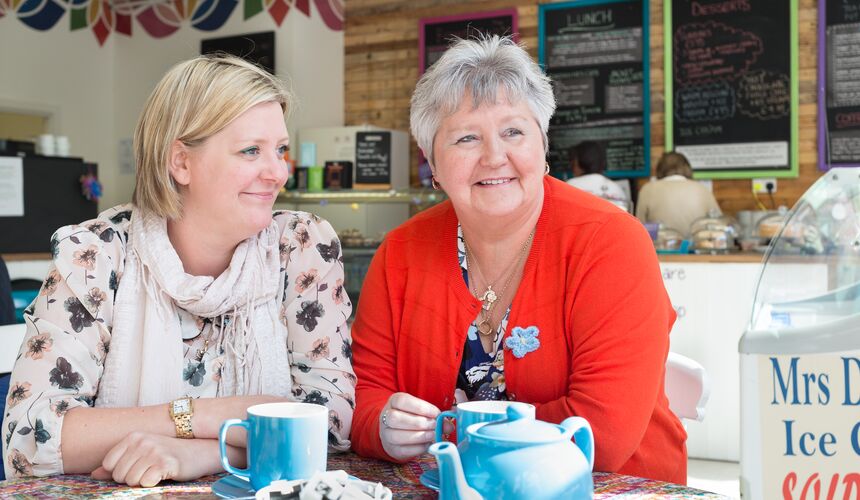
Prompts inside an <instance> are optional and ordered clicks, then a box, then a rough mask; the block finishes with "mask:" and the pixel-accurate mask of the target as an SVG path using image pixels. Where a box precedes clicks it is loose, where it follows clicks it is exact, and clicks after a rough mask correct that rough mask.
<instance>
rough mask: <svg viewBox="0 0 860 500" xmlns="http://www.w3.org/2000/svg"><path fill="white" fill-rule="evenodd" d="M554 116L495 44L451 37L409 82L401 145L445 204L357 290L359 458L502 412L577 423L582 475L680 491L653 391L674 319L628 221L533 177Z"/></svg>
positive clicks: (506, 49) (399, 237) (548, 96)
mask: <svg viewBox="0 0 860 500" xmlns="http://www.w3.org/2000/svg"><path fill="white" fill-rule="evenodd" d="M554 109H555V100H554V97H553V92H552V87H551V84H550V81H549V79H548V78H547V77H546V76H545V75H544V74H543V73H542V72H541V70H540V68H539V67H538V66H537V64H535V63H534V61H533V60H532V59H531V58H530V57H529V56H528V54H527V53H526V52H525V51H524V50H523V49H522V48H521V47H519V46H517V45H516V44H514V43H513V42H512V41H510V40H509V39H507V38H499V37H491V38H486V39H482V40H461V41H459V42H457V43H456V44H455V45H453V46H452V47H451V48H450V49H449V50H448V51H447V52H446V53H445V54H444V55H443V56H442V58H441V59H440V60H439V61H438V62H437V63H436V64H435V65H434V66H433V67H432V68H431V69H430V70H429V71H428V72H427V73H426V74H425V75H424V76H423V77H422V78H421V80H420V81H419V82H418V86H417V88H416V90H415V94H414V95H413V97H412V116H411V123H412V133H413V135H414V136H415V138H416V140H417V142H418V146H419V147H420V148H421V150H422V151H423V152H424V154H425V156H427V158H428V160H429V162H430V165H431V168H432V171H433V183H434V185H435V186H436V187H438V188H439V189H442V190H444V191H445V193H446V194H447V195H448V198H449V200H448V201H446V202H444V203H442V204H440V205H437V206H436V207H433V208H431V209H429V210H427V211H425V212H422V213H421V214H419V215H418V216H416V217H414V218H413V219H411V220H410V221H408V222H407V223H405V224H404V225H403V226H401V227H400V228H398V229H396V230H394V231H392V232H390V233H389V234H388V235H387V237H386V239H385V241H384V242H383V244H382V246H381V247H380V249H379V251H378V252H377V253H376V255H375V256H374V259H373V262H372V264H371V266H370V270H369V272H368V275H367V277H366V279H365V282H364V285H363V288H362V300H361V307H360V308H359V311H358V316H357V319H356V323H355V326H354V330H353V334H354V345H353V349H354V356H355V357H354V368H355V370H356V374H357V375H358V378H359V381H358V386H357V388H356V398H357V400H356V411H355V415H354V420H353V432H352V440H353V448H354V449H355V450H356V451H357V452H358V453H361V454H366V455H370V456H374V457H379V458H384V459H388V460H406V459H409V458H410V457H413V456H416V455H419V454H421V453H423V452H424V451H426V449H427V446H428V445H429V444H430V443H431V442H432V441H433V439H434V432H433V431H434V426H435V417H436V416H437V415H438V414H439V412H440V408H441V409H448V408H450V407H451V406H452V405H454V404H455V403H456V402H459V401H464V400H467V399H470V400H471V399H508V400H517V401H524V402H527V403H531V404H533V405H535V406H536V412H537V417H538V418H540V419H543V420H548V421H554V422H560V421H561V420H563V419H564V418H566V417H568V416H571V415H579V416H582V417H585V418H586V419H587V420H588V421H589V422H590V423H591V425H592V427H593V429H594V435H595V442H596V445H597V451H596V453H595V457H596V463H595V466H596V468H597V469H598V470H610V471H622V472H626V473H628V474H634V475H639V476H646V477H656V478H660V479H665V480H669V481H674V482H679V483H683V482H685V480H686V452H685V450H684V440H685V437H686V436H685V433H684V429H683V427H682V426H681V424H680V422H679V421H678V419H677V418H676V417H675V416H674V415H673V414H672V412H671V411H670V410H669V406H668V401H667V400H666V396H665V395H664V392H663V373H664V364H665V361H666V354H667V351H668V348H669V330H670V328H671V326H672V322H673V321H674V318H675V314H674V311H673V309H672V306H671V304H670V303H669V299H668V297H667V295H666V292H665V289H664V288H663V283H662V279H661V275H660V270H659V267H658V264H657V259H656V256H655V254H654V251H653V246H652V245H651V241H650V239H649V238H648V235H647V233H646V232H645V230H644V228H643V227H642V225H641V224H639V222H638V221H637V220H636V219H635V218H633V217H632V216H631V215H629V214H626V213H623V212H622V211H620V210H618V209H617V208H616V207H615V206H613V205H611V204H610V203H608V202H606V201H604V200H600V199H598V198H597V197H594V196H592V195H590V194H588V193H585V192H583V191H580V190H578V189H575V188H573V187H571V186H569V185H567V184H565V183H563V182H561V181H557V180H554V179H552V178H550V177H549V176H547V175H545V174H546V171H547V166H546V162H545V155H546V151H547V129H548V126H549V120H550V117H551V116H552V114H553V111H554ZM449 430H450V429H449ZM655 457H659V458H657V459H655Z"/></svg>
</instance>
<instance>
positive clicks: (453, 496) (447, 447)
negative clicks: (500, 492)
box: [429, 441, 481, 500]
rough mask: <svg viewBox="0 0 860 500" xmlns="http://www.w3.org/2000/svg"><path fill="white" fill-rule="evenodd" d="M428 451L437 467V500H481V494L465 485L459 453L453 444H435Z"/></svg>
mask: <svg viewBox="0 0 860 500" xmlns="http://www.w3.org/2000/svg"><path fill="white" fill-rule="evenodd" d="M429 451H430V453H432V454H433V455H434V456H435V457H436V463H437V464H438V465H439V500H481V494H480V493H478V492H477V490H475V489H474V488H472V487H471V486H469V485H468V483H466V476H465V474H463V464H462V463H461V462H460V452H458V451H457V447H456V446H455V445H454V444H453V443H448V442H445V441H443V442H439V443H435V444H433V445H431V446H430V450H429Z"/></svg>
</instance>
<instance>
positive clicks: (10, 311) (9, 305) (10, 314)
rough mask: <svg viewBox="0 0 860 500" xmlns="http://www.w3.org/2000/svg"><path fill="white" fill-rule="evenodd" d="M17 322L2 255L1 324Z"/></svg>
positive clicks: (7, 272)
mask: <svg viewBox="0 0 860 500" xmlns="http://www.w3.org/2000/svg"><path fill="white" fill-rule="evenodd" d="M13 323H15V301H14V300H13V299H12V280H11V279H10V278H9V269H8V268H7V267H6V262H5V261H4V260H3V257H0V326H2V325H11V324H13ZM4 394H5V393H4Z"/></svg>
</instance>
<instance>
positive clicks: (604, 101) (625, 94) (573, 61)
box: [538, 0, 651, 177]
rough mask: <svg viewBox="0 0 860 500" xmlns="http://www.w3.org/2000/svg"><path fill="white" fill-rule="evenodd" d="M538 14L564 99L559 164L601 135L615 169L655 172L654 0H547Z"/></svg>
mask: <svg viewBox="0 0 860 500" xmlns="http://www.w3.org/2000/svg"><path fill="white" fill-rule="evenodd" d="M538 19H539V21H538V55H539V59H540V63H541V65H542V66H543V68H544V70H545V71H546V73H547V75H549V76H550V78H552V81H553V91H554V92H555V98H556V104H557V108H556V112H555V116H553V118H552V120H551V121H550V127H549V145H550V151H549V160H548V161H549V163H550V165H551V167H552V168H553V169H554V170H555V169H558V170H567V169H569V168H570V161H569V159H568V150H569V149H570V148H571V147H573V146H575V145H577V144H578V143H580V142H582V141H596V142H598V143H599V144H601V146H602V147H603V148H604V151H605V152H606V172H605V173H606V175H607V176H609V177H646V176H648V175H649V172H650V170H651V165H650V154H649V146H650V134H651V128H650V104H649V96H650V87H649V79H648V75H649V70H648V26H649V22H648V2H647V1H646V0H604V1H594V0H578V1H573V2H566V3H558V4H550V5H540V6H539V11H538Z"/></svg>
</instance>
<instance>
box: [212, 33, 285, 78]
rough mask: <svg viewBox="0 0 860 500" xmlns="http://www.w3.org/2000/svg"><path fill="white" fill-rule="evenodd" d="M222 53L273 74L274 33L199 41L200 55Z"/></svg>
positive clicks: (248, 34)
mask: <svg viewBox="0 0 860 500" xmlns="http://www.w3.org/2000/svg"><path fill="white" fill-rule="evenodd" d="M220 52H224V53H227V54H232V55H234V56H236V57H241V58H242V59H244V60H246V61H248V62H252V63H254V64H256V65H258V66H261V67H262V68H263V69H265V70H266V71H268V72H269V73H271V74H273V75H274V74H275V32H274V31H263V32H260V33H247V34H244V35H235V36H226V37H221V38H207V39H204V40H200V53H201V54H214V53H220Z"/></svg>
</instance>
